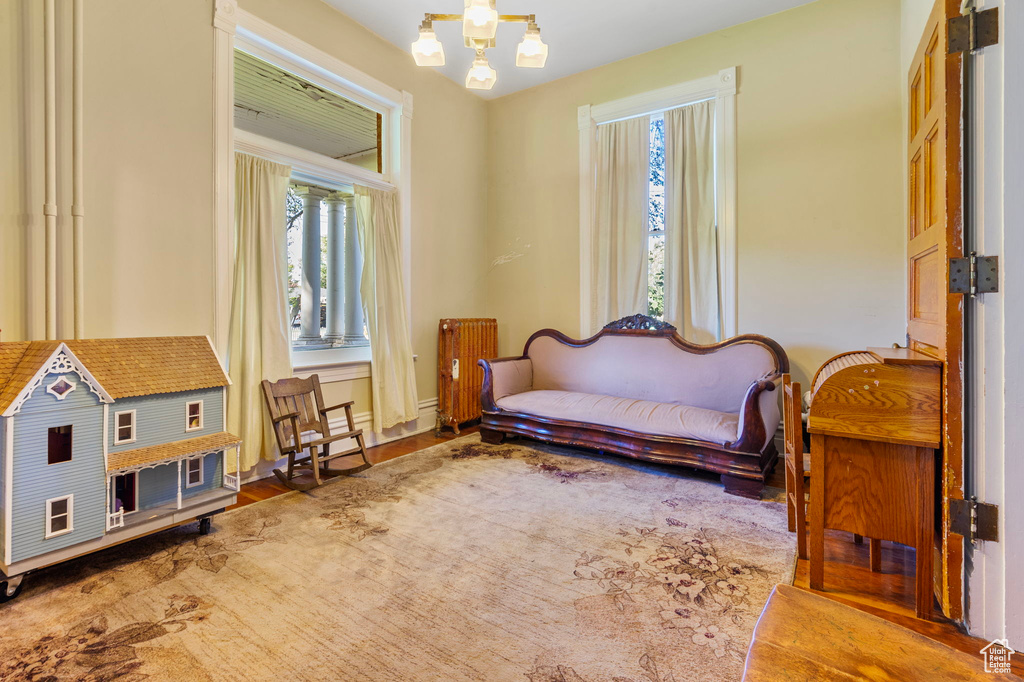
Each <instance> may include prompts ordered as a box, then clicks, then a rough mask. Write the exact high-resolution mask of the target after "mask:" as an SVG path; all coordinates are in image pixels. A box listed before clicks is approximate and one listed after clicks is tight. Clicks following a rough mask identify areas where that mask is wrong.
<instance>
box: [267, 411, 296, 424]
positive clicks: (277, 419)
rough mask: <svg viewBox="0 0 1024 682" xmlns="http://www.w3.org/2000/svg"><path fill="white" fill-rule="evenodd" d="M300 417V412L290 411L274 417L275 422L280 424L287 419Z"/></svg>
mask: <svg viewBox="0 0 1024 682" xmlns="http://www.w3.org/2000/svg"><path fill="white" fill-rule="evenodd" d="M298 417H299V413H298V412H289V413H288V414H282V415H280V416H277V417H274V418H273V422H274V423H275V424H280V423H281V422H283V421H284V420H285V419H298Z"/></svg>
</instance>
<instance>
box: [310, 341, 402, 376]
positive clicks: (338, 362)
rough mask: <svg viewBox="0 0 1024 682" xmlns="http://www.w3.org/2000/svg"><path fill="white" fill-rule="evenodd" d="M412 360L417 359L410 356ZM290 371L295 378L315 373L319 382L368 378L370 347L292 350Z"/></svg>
mask: <svg viewBox="0 0 1024 682" xmlns="http://www.w3.org/2000/svg"><path fill="white" fill-rule="evenodd" d="M412 360H413V362H416V361H417V360H419V356H418V355H413V356H412ZM292 373H293V374H294V375H295V377H296V378H297V379H308V378H309V377H310V376H312V375H314V374H316V375H318V376H319V377H320V382H321V383H324V384H326V383H331V382H334V381H352V380H353V379H369V378H370V347H369V346H356V347H354V348H327V349H324V350H300V351H296V350H293V351H292Z"/></svg>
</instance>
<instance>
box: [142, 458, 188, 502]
mask: <svg viewBox="0 0 1024 682" xmlns="http://www.w3.org/2000/svg"><path fill="white" fill-rule="evenodd" d="M181 466H182V468H183V469H184V467H185V465H184V464H182V465H181ZM182 494H184V492H183V493H182ZM177 499H178V463H177V462H171V463H170V464H161V465H160V466H157V467H153V468H152V469H143V470H142V471H140V472H139V509H152V508H153V507H159V506H160V505H162V504H168V503H170V502H175V501H177Z"/></svg>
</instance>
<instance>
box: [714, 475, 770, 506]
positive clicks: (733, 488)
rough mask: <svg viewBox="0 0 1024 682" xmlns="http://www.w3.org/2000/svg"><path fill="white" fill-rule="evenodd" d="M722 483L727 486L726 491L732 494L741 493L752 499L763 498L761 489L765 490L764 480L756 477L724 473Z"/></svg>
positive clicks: (741, 495) (740, 494)
mask: <svg viewBox="0 0 1024 682" xmlns="http://www.w3.org/2000/svg"><path fill="white" fill-rule="evenodd" d="M722 485H724V486H725V492H727V493H729V494H730V495H739V496H740V497H747V498H750V499H751V500H759V499H761V491H762V490H764V481H759V480H758V479H756V478H740V477H739V476H729V475H728V474H722Z"/></svg>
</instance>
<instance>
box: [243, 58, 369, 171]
mask: <svg viewBox="0 0 1024 682" xmlns="http://www.w3.org/2000/svg"><path fill="white" fill-rule="evenodd" d="M382 123H383V119H382V117H381V115H380V114H378V113H377V112H376V111H373V110H371V109H367V108H366V107H364V106H362V105H360V104H357V103H356V102H353V101H352V100H350V99H346V98H344V97H342V96H341V95H338V94H336V93H334V92H331V91H330V90H327V89H325V88H322V87H320V86H319V85H316V84H314V83H311V82H309V81H308V80H306V79H304V78H300V77H299V76H297V75H295V74H292V73H289V72H287V71H285V70H284V69H281V68H280V67H278V66H275V65H273V64H270V63H268V62H265V61H263V60H261V59H258V58H256V57H254V56H252V55H250V54H247V53H245V52H242V51H241V50H235V127H236V128H240V129H241V130H247V131H249V132H253V133H256V134H257V135H262V136H264V137H269V138H271V139H274V140H278V141H280V142H285V143H287V144H291V145H295V146H296V147H301V148H303V149H308V150H310V151H313V152H317V153H318V154H323V155H325V156H329V157H331V158H332V159H339V160H341V161H346V162H348V163H351V164H354V165H356V166H360V167H361V168H366V169H368V170H372V171H374V172H377V173H380V172H382V166H383V154H382V149H381V137H382V130H381V126H382Z"/></svg>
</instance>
